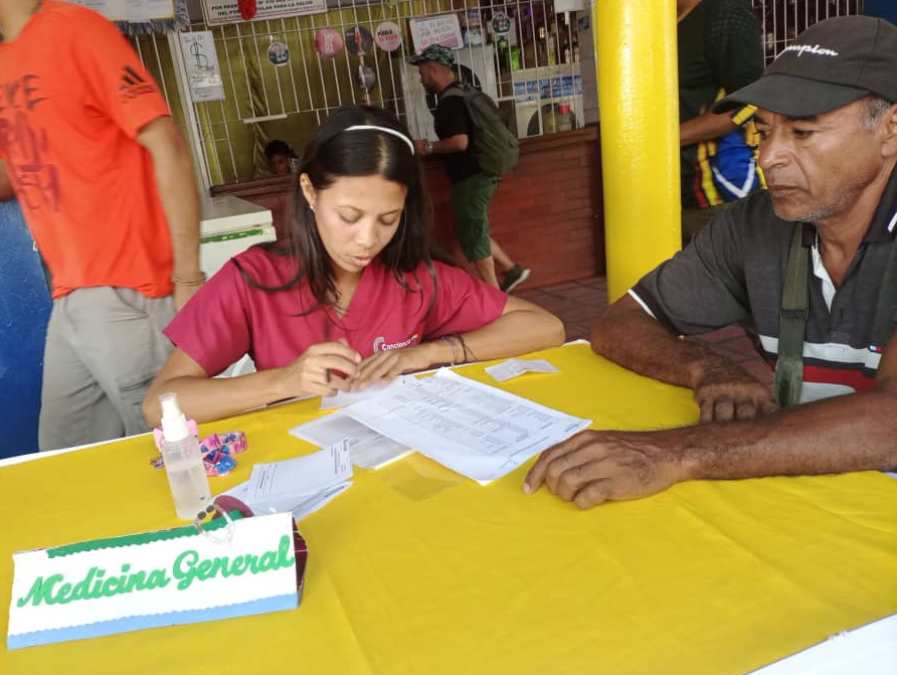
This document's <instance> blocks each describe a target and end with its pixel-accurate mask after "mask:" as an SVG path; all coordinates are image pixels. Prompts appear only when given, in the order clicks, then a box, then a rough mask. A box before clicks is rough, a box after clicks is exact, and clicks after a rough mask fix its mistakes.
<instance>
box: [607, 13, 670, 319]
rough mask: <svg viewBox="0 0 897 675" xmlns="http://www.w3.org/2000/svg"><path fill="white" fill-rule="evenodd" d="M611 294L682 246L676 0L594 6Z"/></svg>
mask: <svg viewBox="0 0 897 675" xmlns="http://www.w3.org/2000/svg"><path fill="white" fill-rule="evenodd" d="M592 35H593V36H594V39H595V43H596V44H595V54H596V61H597V66H596V68H597V77H598V100H599V114H600V119H601V166H602V174H603V182H604V231H605V235H604V236H605V248H606V251H607V289H608V296H609V299H610V300H611V301H614V300H616V299H617V298H619V297H620V296H621V295H623V294H624V293H626V291H627V290H628V289H629V288H630V287H631V286H632V285H633V284H635V282H636V281H638V279H639V278H640V277H641V276H642V275H643V274H645V273H646V272H648V271H649V270H651V269H652V268H654V267H655V266H656V265H657V264H658V263H660V262H662V261H664V260H666V259H667V258H669V257H670V256H672V255H673V253H675V252H676V251H677V250H679V248H680V246H681V229H682V223H681V220H682V216H681V203H680V191H679V131H678V126H679V78H678V70H677V66H676V1H675V0H593V3H592Z"/></svg>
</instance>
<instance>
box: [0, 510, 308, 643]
mask: <svg viewBox="0 0 897 675" xmlns="http://www.w3.org/2000/svg"><path fill="white" fill-rule="evenodd" d="M216 522H219V521H216ZM221 522H223V521H221ZM231 527H232V528H233V529H232V531H231V534H232V536H231V537H230V538H229V539H228V538H225V537H224V536H223V535H222V533H224V532H226V528H219V529H217V530H215V531H214V532H209V533H208V534H207V535H200V534H198V533H197V531H196V530H195V529H194V528H193V527H183V528H178V529H177V530H168V531H162V532H149V533H145V534H137V535H129V536H126V537H119V538H116V539H114V540H100V541H94V542H84V543H82V544H74V545H72V546H62V547H58V548H52V549H41V550H37V551H22V552H19V553H15V554H14V555H13V563H14V565H15V576H14V578H13V583H12V598H11V600H10V607H9V633H8V635H7V647H8V648H9V649H11V650H12V649H19V648H22V647H31V646H35V645H42V644H50V643H53V642H63V641H67V640H78V639H82V638H89V637H97V636H100V635H109V634H113V633H122V632H126V631H132V630H139V629H143V628H156V627H159V626H171V625H175V624H184V623H196V622H200V621H212V620H216V619H224V618H230V617H235V616H243V615H247V614H261V613H264V612H273V611H278V610H285V609H293V608H295V607H296V606H297V605H298V603H299V592H298V588H297V580H296V556H295V554H294V549H293V547H294V544H293V520H292V516H291V515H290V514H289V513H278V514H274V515H270V516H260V517H254V518H244V519H240V520H236V521H234V522H233V525H232V526H231ZM207 529H208V527H207ZM173 532H174V533H178V534H175V535H174V536H172V533H173ZM213 535H215V536H214V537H213Z"/></svg>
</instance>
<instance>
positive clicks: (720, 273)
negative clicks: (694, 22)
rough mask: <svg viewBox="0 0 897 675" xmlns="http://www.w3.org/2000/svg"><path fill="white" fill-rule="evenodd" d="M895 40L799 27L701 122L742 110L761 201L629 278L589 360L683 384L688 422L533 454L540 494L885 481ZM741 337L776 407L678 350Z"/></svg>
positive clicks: (722, 369) (894, 218)
mask: <svg viewBox="0 0 897 675" xmlns="http://www.w3.org/2000/svg"><path fill="white" fill-rule="evenodd" d="M895 102H897V27H895V26H893V25H892V24H890V23H888V22H886V21H883V20H881V19H873V18H871V17H861V16H852V17H840V18H836V19H830V20H828V21H824V22H821V23H819V24H816V25H815V26H813V27H811V28H809V29H808V30H807V31H806V32H805V33H803V35H801V36H800V38H799V39H798V40H797V41H796V42H795V43H794V44H792V45H790V46H788V47H787V48H786V49H785V50H784V51H783V52H782V54H780V55H779V57H778V58H777V59H776V61H775V62H773V63H772V64H771V65H770V66H769V68H767V70H766V72H765V73H764V75H763V77H761V78H760V79H759V80H757V81H756V82H754V83H752V84H750V85H748V86H747V87H744V88H743V89H740V90H738V91H736V92H735V93H734V94H732V95H730V96H729V97H727V98H726V99H724V100H723V101H721V102H720V104H719V105H718V106H717V108H716V110H717V111H718V112H719V111H724V110H727V109H730V108H731V107H733V106H739V105H743V104H752V105H755V106H757V108H758V110H757V113H756V122H757V126H758V129H759V131H760V135H761V144H760V154H759V163H760V166H761V168H762V169H763V171H764V174H765V176H766V181H767V184H768V186H769V190H768V192H760V193H755V194H753V195H751V196H749V197H747V198H745V199H743V200H741V201H739V202H734V203H733V204H731V205H729V206H728V207H727V208H726V209H724V210H723V211H722V212H721V213H720V214H719V215H717V216H716V217H715V218H714V219H713V220H712V221H711V222H710V224H709V225H708V227H707V228H705V229H704V230H702V231H701V232H700V234H699V235H698V236H697V237H696V238H695V240H694V241H693V243H692V244H691V245H690V246H688V247H687V248H686V249H685V250H683V251H681V252H680V253H678V254H677V255H676V256H674V257H673V258H672V259H671V260H668V261H667V262H665V263H663V264H661V265H660V266H659V267H658V268H657V269H655V270H653V271H652V272H650V273H649V274H647V275H646V276H645V277H644V278H642V279H641V280H640V281H639V282H638V283H637V284H636V285H635V287H634V288H632V289H631V290H630V291H629V294H628V295H626V296H624V297H623V298H621V299H620V300H618V301H617V302H616V303H614V304H613V305H612V306H611V307H610V308H609V309H608V311H607V313H606V314H605V315H604V316H603V317H602V318H601V319H599V320H598V321H597V322H596V324H595V326H594V329H593V334H592V347H593V349H594V350H595V351H596V352H597V353H599V354H601V355H602V356H604V357H606V358H609V359H611V360H613V361H616V362H617V363H619V364H621V365H623V366H625V367H627V368H630V369H631V370H634V371H637V372H639V373H641V374H643V375H647V376H649V377H654V378H656V379H659V380H662V381H664V382H668V383H671V384H675V385H679V386H684V387H690V388H691V389H693V390H694V395H695V399H696V401H697V402H698V404H699V405H700V408H701V422H702V424H700V425H698V426H693V427H683V428H680V429H670V430H664V431H655V432H641V433H633V432H613V431H585V432H582V433H581V434H579V435H577V436H575V437H573V438H572V439H571V440H569V441H567V442H565V443H562V444H560V445H557V446H555V447H553V448H551V449H549V450H547V451H546V452H545V453H544V454H543V455H542V457H540V458H539V460H538V462H536V464H535V465H534V467H533V468H532V469H531V471H530V473H529V475H528V476H527V478H526V482H525V484H524V490H525V491H527V492H531V491H533V490H536V489H538V488H539V487H540V486H541V485H542V484H543V483H544V484H545V485H547V486H548V488H549V489H550V490H551V491H552V492H553V493H555V494H556V495H558V496H559V497H561V498H562V499H565V500H568V501H574V502H575V503H576V504H577V505H578V506H580V507H581V508H587V507H590V506H593V505H595V504H598V503H601V502H604V501H606V500H614V499H634V498H638V497H643V496H647V495H650V494H653V493H655V492H659V491H661V490H664V489H666V488H667V487H669V486H671V485H673V484H674V483H677V482H680V481H685V480H692V479H732V478H751V477H761V476H772V475H804V474H827V473H842V472H849V471H861V470H892V469H894V468H897V441H895V439H897V334H895V331H894V329H895V322H897V243H895V232H897V170H895V167H897V104H895ZM732 323H740V324H742V325H744V326H745V327H746V328H748V329H749V330H750V331H751V332H752V333H753V334H754V335H755V336H756V338H757V342H758V344H759V347H760V349H761V351H762V353H763V355H764V356H765V357H766V358H767V360H768V361H769V362H770V364H775V385H774V392H773V391H770V390H769V387H768V386H766V385H764V384H763V383H761V382H759V381H758V380H756V379H755V378H753V377H752V376H751V375H750V374H748V373H747V372H745V371H744V370H743V369H741V368H739V367H738V366H737V365H735V364H733V363H731V362H729V361H728V360H726V359H724V358H723V357H721V356H718V355H716V354H714V353H712V352H710V351H709V350H708V349H707V348H705V347H703V346H702V345H700V344H698V343H695V342H692V341H687V340H682V339H680V336H682V335H695V334H699V333H704V332H708V331H712V330H714V329H717V328H720V327H723V326H726V325H729V324H732Z"/></svg>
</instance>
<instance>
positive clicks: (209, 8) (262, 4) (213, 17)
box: [202, 0, 327, 26]
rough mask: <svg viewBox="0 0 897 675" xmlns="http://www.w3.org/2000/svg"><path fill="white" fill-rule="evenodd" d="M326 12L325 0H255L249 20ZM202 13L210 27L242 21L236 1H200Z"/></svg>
mask: <svg viewBox="0 0 897 675" xmlns="http://www.w3.org/2000/svg"><path fill="white" fill-rule="evenodd" d="M326 11H327V1H326V0H257V1H256V14H255V16H254V17H252V19H251V20H252V21H263V20H265V19H281V18H285V17H289V16H300V15H303V14H322V13H324V12H326ZM202 12H203V14H204V15H205V18H206V23H207V24H208V25H210V26H217V25H221V24H224V23H240V22H241V21H243V20H244V19H243V17H242V16H240V8H239V5H238V3H237V0H202Z"/></svg>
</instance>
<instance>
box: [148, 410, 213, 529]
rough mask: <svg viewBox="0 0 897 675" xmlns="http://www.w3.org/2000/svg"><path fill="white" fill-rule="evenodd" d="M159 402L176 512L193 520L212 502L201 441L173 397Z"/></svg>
mask: <svg viewBox="0 0 897 675" xmlns="http://www.w3.org/2000/svg"><path fill="white" fill-rule="evenodd" d="M159 402H160V403H161V404H162V439H163V442H162V458H163V459H164V460H165V471H166V473H167V474H168V485H169V487H171V496H172V498H173V499H174V508H175V510H176V511H177V514H178V518H181V519H183V520H193V519H194V518H196V514H197V513H199V512H200V511H202V510H203V509H205V508H206V506H207V505H208V504H209V501H210V500H211V495H210V494H209V480H208V478H206V469H205V466H203V463H202V454H201V453H200V451H199V441H198V440H197V438H196V436H194V435H193V434H192V433H191V432H190V428H189V427H188V425H187V418H186V417H184V413H182V412H181V409H180V408H179V407H178V400H177V397H176V396H175V395H174V394H162V396H160V397H159Z"/></svg>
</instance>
